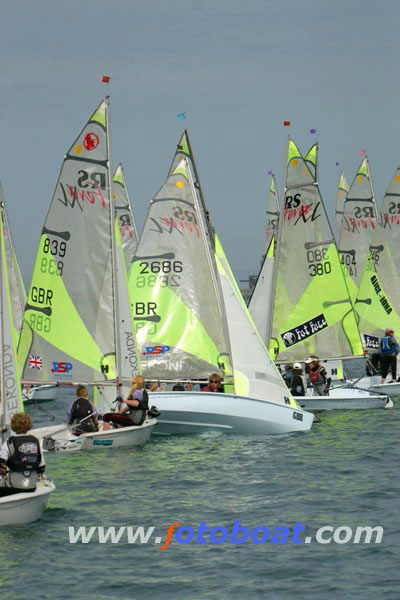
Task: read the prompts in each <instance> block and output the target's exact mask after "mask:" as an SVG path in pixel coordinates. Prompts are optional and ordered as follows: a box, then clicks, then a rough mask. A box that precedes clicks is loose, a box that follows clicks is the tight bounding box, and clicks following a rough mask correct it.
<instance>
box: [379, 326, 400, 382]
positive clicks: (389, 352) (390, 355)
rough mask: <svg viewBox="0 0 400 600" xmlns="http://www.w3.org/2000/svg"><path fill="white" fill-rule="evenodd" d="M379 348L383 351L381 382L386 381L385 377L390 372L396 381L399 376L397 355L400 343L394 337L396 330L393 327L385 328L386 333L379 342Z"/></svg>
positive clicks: (393, 380)
mask: <svg viewBox="0 0 400 600" xmlns="http://www.w3.org/2000/svg"><path fill="white" fill-rule="evenodd" d="M379 349H380V351H381V383H385V379H386V377H387V374H388V372H389V369H390V370H391V372H392V381H390V382H389V383H394V382H395V381H396V376H397V360H396V357H397V355H398V353H399V345H398V343H397V342H396V339H395V337H394V330H393V329H392V328H391V327H387V328H386V329H385V335H384V336H383V338H382V339H381V341H380V343H379Z"/></svg>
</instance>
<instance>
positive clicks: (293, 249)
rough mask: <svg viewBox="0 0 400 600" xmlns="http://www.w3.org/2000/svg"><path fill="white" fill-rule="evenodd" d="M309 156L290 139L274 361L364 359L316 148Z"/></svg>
mask: <svg viewBox="0 0 400 600" xmlns="http://www.w3.org/2000/svg"><path fill="white" fill-rule="evenodd" d="M310 152H311V151H310ZM310 152H309V153H308V154H307V162H306V161H305V159H304V158H303V156H302V155H301V153H300V151H299V150H298V148H297V146H296V145H295V143H294V142H293V140H291V139H289V141H288V151H287V164H286V183H285V192H284V205H283V209H282V212H281V216H280V220H279V228H278V243H277V253H276V259H275V288H274V293H275V296H274V301H273V318H272V325H271V334H270V336H268V337H267V338H266V340H267V341H268V339H269V338H270V347H269V350H270V353H271V356H273V357H274V358H275V359H276V360H279V361H287V360H302V359H304V357H306V356H307V355H309V354H316V355H318V356H319V357H320V358H323V359H327V358H339V357H345V356H352V355H361V354H362V345H361V340H360V336H359V333H358V329H357V324H356V321H355V316H354V311H353V308H352V304H351V302H350V299H349V294H348V290H347V287H346V282H345V279H344V276H343V272H342V268H341V264H340V259H339V255H338V252H337V248H336V244H335V240H334V237H333V233H332V229H331V227H330V224H329V221H328V217H327V214H326V211H325V207H324V204H323V201H322V197H321V194H320V190H319V185H318V182H317V181H316V180H315V177H316V174H317V146H316V145H315V146H313V152H311V154H310ZM309 165H311V168H310V166H309Z"/></svg>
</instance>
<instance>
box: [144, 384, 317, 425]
mask: <svg viewBox="0 0 400 600" xmlns="http://www.w3.org/2000/svg"><path fill="white" fill-rule="evenodd" d="M150 398H151V403H152V404H155V405H156V406H157V408H158V410H159V411H160V412H161V415H160V416H159V417H157V421H158V423H157V427H156V428H155V430H154V434H155V435H173V434H194V433H203V432H204V431H219V432H222V433H241V434H261V433H262V434H280V433H290V432H294V431H309V430H310V429H311V426H312V423H313V420H314V415H313V414H311V413H308V412H306V411H303V410H301V409H294V408H292V407H290V406H286V405H282V404H275V403H273V402H269V401H267V400H259V399H256V398H246V397H243V396H236V395H234V394H218V393H207V392H153V393H152V394H151V396H150Z"/></svg>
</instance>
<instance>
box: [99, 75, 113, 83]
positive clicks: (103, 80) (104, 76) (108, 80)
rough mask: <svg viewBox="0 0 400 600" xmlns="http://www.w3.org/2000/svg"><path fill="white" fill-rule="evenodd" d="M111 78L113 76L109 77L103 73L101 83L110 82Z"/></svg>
mask: <svg viewBox="0 0 400 600" xmlns="http://www.w3.org/2000/svg"><path fill="white" fill-rule="evenodd" d="M110 79H111V77H109V76H108V75H103V77H102V78H101V83H110Z"/></svg>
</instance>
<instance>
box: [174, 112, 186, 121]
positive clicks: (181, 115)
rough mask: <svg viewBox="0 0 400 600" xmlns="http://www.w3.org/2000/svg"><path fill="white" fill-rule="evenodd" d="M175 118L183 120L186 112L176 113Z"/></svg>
mask: <svg viewBox="0 0 400 600" xmlns="http://www.w3.org/2000/svg"><path fill="white" fill-rule="evenodd" d="M176 118H177V119H181V120H182V121H183V119H186V113H185V112H183V113H179V114H177V115H176Z"/></svg>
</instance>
